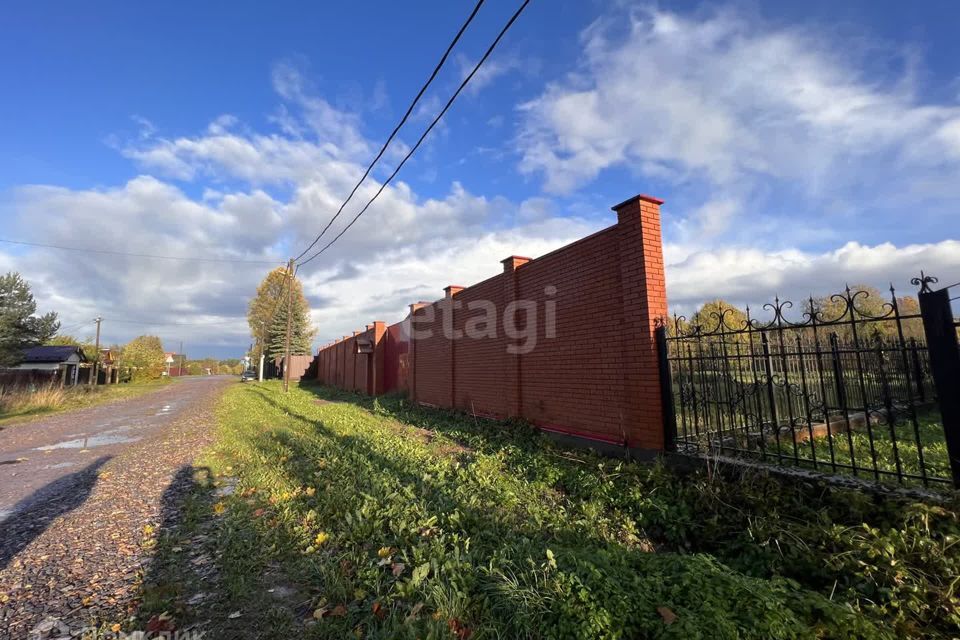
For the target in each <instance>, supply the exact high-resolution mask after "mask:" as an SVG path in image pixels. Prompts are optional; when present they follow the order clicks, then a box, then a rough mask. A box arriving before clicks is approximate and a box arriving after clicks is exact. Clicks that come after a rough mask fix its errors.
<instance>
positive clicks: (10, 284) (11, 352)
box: [0, 272, 60, 366]
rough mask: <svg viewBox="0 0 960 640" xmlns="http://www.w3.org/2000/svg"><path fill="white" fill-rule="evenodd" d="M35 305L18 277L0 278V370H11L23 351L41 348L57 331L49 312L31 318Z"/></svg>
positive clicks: (56, 325) (52, 313) (28, 291)
mask: <svg viewBox="0 0 960 640" xmlns="http://www.w3.org/2000/svg"><path fill="white" fill-rule="evenodd" d="M36 312H37V303H36V301H34V299H33V294H31V293H30V285H29V284H27V282H26V280H24V279H23V278H21V277H20V274H19V273H16V272H10V273H7V274H6V275H4V276H0V366H13V365H16V364H17V363H19V362H20V360H21V359H22V358H23V351H24V349H28V348H30V347H35V346H37V345H40V344H43V343H44V342H46V341H47V340H49V339H50V338H52V337H53V336H54V335H56V333H57V331H58V330H59V329H60V323H59V322H58V321H57V314H56V313H55V312H53V311H51V312H50V313H47V314H44V315H42V316H35V315H34V314H35V313H36Z"/></svg>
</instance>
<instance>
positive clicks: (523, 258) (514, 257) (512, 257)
mask: <svg viewBox="0 0 960 640" xmlns="http://www.w3.org/2000/svg"><path fill="white" fill-rule="evenodd" d="M509 260H533V258H528V257H527V256H510V257H508V258H504V259H503V260H501V261H500V262H507V261H509Z"/></svg>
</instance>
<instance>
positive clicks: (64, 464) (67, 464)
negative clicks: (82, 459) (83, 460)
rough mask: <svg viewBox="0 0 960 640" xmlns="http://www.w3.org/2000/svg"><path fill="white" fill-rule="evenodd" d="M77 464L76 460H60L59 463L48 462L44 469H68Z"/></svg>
mask: <svg viewBox="0 0 960 640" xmlns="http://www.w3.org/2000/svg"><path fill="white" fill-rule="evenodd" d="M75 466H77V463H76V462H58V463H57V464H48V465H47V466H45V467H44V469H66V468H68V467H75Z"/></svg>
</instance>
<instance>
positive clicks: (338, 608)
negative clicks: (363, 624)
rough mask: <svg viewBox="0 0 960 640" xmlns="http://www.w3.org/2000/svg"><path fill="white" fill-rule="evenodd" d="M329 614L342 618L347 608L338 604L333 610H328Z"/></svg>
mask: <svg viewBox="0 0 960 640" xmlns="http://www.w3.org/2000/svg"><path fill="white" fill-rule="evenodd" d="M330 615H332V616H336V617H338V618H342V617H343V616H345V615H347V608H346V607H345V606H343V605H342V604H338V605H337V606H335V607H334V608H333V611H331V612H330Z"/></svg>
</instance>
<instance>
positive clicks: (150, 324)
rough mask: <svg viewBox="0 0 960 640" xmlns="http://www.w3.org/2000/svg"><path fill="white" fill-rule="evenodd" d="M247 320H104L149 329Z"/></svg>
mask: <svg viewBox="0 0 960 640" xmlns="http://www.w3.org/2000/svg"><path fill="white" fill-rule="evenodd" d="M244 319H245V318H240V317H237V318H233V319H232V320H215V321H213V322H154V321H153V320H129V319H125V318H104V320H105V321H108V322H117V323H120V324H139V325H143V326H147V327H214V326H219V325H224V324H233V323H235V322H239V321H241V320H244Z"/></svg>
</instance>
